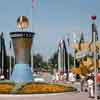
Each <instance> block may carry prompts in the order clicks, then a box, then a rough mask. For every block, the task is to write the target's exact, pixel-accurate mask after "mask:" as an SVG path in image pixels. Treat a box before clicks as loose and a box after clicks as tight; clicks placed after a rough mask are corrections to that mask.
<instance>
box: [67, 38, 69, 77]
mask: <svg viewBox="0 0 100 100" xmlns="http://www.w3.org/2000/svg"><path fill="white" fill-rule="evenodd" d="M67 42H68V71H67V72H68V74H67V76H68V77H69V38H68V39H67Z"/></svg>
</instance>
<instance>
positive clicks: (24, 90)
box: [17, 83, 76, 94]
mask: <svg viewBox="0 0 100 100" xmlns="http://www.w3.org/2000/svg"><path fill="white" fill-rule="evenodd" d="M75 90H76V89H75V88H73V87H71V86H65V85H58V84H47V83H27V84H25V85H23V86H22V87H21V88H20V89H19V90H18V92H17V94H33V93H61V92H72V91H75Z"/></svg>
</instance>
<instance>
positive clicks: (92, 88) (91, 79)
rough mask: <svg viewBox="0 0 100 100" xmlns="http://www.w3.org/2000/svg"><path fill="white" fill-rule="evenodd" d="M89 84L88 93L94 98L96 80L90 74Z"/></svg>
mask: <svg viewBox="0 0 100 100" xmlns="http://www.w3.org/2000/svg"><path fill="white" fill-rule="evenodd" d="M87 84H88V93H89V97H90V98H94V81H93V78H92V77H91V76H90V77H89V79H88V80H87Z"/></svg>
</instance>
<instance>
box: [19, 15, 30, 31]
mask: <svg viewBox="0 0 100 100" xmlns="http://www.w3.org/2000/svg"><path fill="white" fill-rule="evenodd" d="M28 27H29V20H28V18H27V17H26V16H19V17H18V19H17V28H18V29H21V30H23V29H27V28H28Z"/></svg>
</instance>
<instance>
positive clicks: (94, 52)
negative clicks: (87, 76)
mask: <svg viewBox="0 0 100 100" xmlns="http://www.w3.org/2000/svg"><path fill="white" fill-rule="evenodd" d="M91 19H92V21H93V24H94V22H95V20H96V16H91ZM92 34H93V47H94V48H93V49H94V50H93V62H94V69H95V70H94V77H95V97H97V94H96V90H97V87H96V85H97V83H96V74H97V68H96V67H97V64H96V32H95V31H93V33H92Z"/></svg>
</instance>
